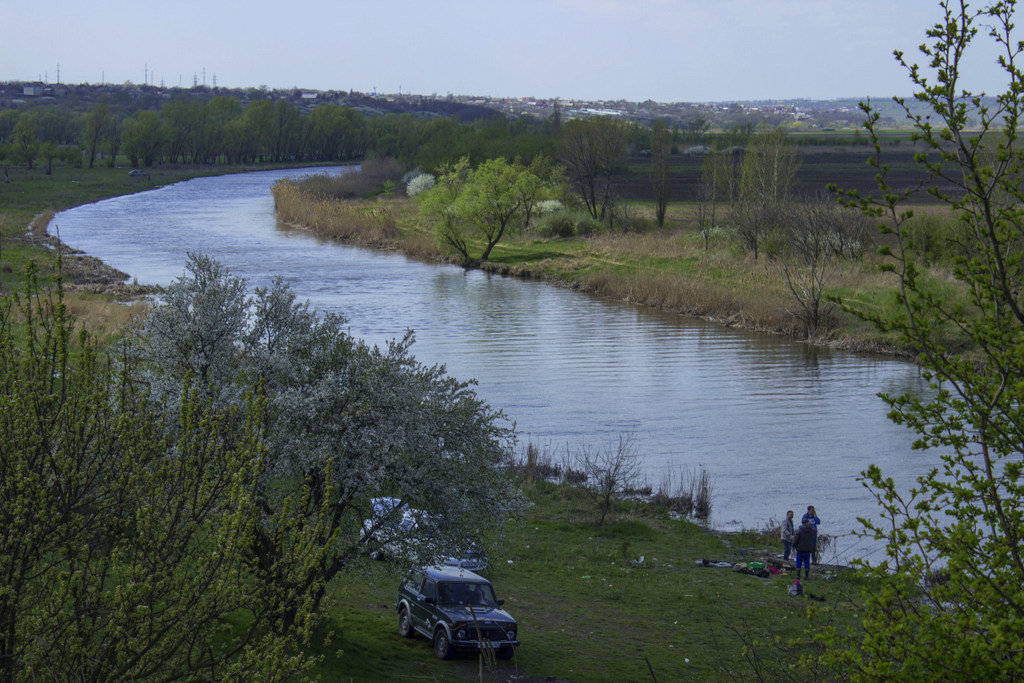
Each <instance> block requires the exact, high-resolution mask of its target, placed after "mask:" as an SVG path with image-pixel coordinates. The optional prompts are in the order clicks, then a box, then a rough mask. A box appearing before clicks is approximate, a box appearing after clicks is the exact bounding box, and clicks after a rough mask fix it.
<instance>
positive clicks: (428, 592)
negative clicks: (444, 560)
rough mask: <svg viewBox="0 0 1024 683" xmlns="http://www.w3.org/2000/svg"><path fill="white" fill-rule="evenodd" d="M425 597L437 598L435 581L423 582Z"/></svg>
mask: <svg viewBox="0 0 1024 683" xmlns="http://www.w3.org/2000/svg"><path fill="white" fill-rule="evenodd" d="M423 597H424V598H436V597H437V592H436V587H435V584H434V581H433V579H427V580H426V581H424V582H423Z"/></svg>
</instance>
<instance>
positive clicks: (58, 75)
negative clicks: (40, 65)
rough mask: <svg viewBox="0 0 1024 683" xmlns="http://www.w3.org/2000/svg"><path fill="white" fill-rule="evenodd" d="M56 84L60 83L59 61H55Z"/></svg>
mask: <svg viewBox="0 0 1024 683" xmlns="http://www.w3.org/2000/svg"><path fill="white" fill-rule="evenodd" d="M57 85H60V62H57Z"/></svg>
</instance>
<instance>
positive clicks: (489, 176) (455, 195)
mask: <svg viewBox="0 0 1024 683" xmlns="http://www.w3.org/2000/svg"><path fill="white" fill-rule="evenodd" d="M543 191H544V183H543V182H542V181H541V179H540V178H539V177H537V175H536V174H535V173H533V171H531V170H530V169H529V168H526V167H524V166H523V165H522V164H519V163H509V162H507V161H505V160H504V159H501V158H496V159H489V160H488V161H485V162H484V163H482V164H480V166H479V167H477V168H476V169H470V168H469V160H468V159H465V158H463V159H461V160H460V161H459V162H458V163H457V164H455V165H453V166H448V167H445V168H443V169H442V171H441V173H440V177H439V178H438V180H437V184H436V185H435V186H434V187H433V188H432V189H430V190H428V191H426V192H424V193H422V194H423V196H424V198H423V200H422V203H421V204H420V211H421V213H423V214H424V215H426V216H428V217H430V218H431V219H432V220H433V221H434V231H435V234H436V236H437V239H438V242H439V243H440V244H441V245H442V246H443V247H447V248H449V249H451V250H453V251H455V252H456V253H457V254H458V255H459V256H460V258H461V259H462V262H463V263H464V264H468V263H471V262H472V260H473V259H472V258H471V257H470V254H469V245H470V240H471V239H473V238H477V239H480V240H482V241H483V243H484V246H483V248H482V249H481V251H480V257H479V260H480V261H486V260H487V259H488V258H489V257H490V255H491V251H492V250H493V249H494V247H495V246H496V245H497V244H498V242H500V241H501V239H502V238H503V237H504V236H505V235H506V234H507V233H508V231H509V230H511V229H513V228H515V227H518V226H519V225H521V224H522V222H523V221H524V219H525V217H527V216H529V215H530V213H531V212H532V211H533V206H534V204H535V203H536V201H537V200H538V199H539V198H541V196H542V195H543Z"/></svg>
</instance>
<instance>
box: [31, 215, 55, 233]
mask: <svg viewBox="0 0 1024 683" xmlns="http://www.w3.org/2000/svg"><path fill="white" fill-rule="evenodd" d="M54 214H55V212H54V210H53V209H47V210H46V211H43V212H41V213H37V214H36V215H35V218H33V219H32V223H31V224H29V228H31V231H32V234H33V235H34V236H35V237H46V235H47V228H48V227H49V225H50V221H52V220H53V216H54Z"/></svg>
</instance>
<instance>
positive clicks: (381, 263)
mask: <svg viewBox="0 0 1024 683" xmlns="http://www.w3.org/2000/svg"><path fill="white" fill-rule="evenodd" d="M309 172H310V170H308V169H306V170H302V171H295V170H290V171H262V172H255V173H246V174H239V175H229V176H219V177H210V178H198V179H194V180H190V181H187V182H183V183H178V184H175V185H170V186H167V187H163V188H159V189H156V190H152V191H148V192H142V193H139V194H134V195H128V196H123V197H117V198H114V199H109V200H105V201H102V202H97V203H94V204H89V205H85V206H81V207H78V208H75V209H71V210H68V211H64V212H61V213H60V214H58V215H57V216H56V217H55V219H54V221H53V223H52V224H51V230H52V227H53V226H56V227H57V228H58V229H59V230H60V235H61V238H62V239H63V240H64V241H65V242H67V243H68V244H70V245H71V246H74V247H77V248H79V249H82V250H84V251H86V252H87V253H89V254H92V255H93V256H97V257H99V258H101V259H102V260H104V261H105V262H107V263H108V264H110V265H111V266H114V267H115V268H119V269H121V270H123V271H125V272H127V273H131V275H132V276H133V277H134V278H135V279H137V280H138V281H139V282H141V283H152V284H168V283H170V282H171V281H172V280H173V279H174V278H176V277H179V276H180V275H181V274H182V273H183V266H184V263H185V260H186V254H187V252H198V253H204V254H207V255H209V256H212V257H213V258H215V259H217V260H219V261H220V262H222V263H223V264H225V265H226V266H228V267H229V268H230V269H231V271H232V272H233V273H234V274H236V275H240V276H242V277H245V278H247V279H248V280H249V282H250V285H263V284H267V283H268V282H269V281H270V280H271V279H272V278H273V277H276V276H280V277H282V278H283V279H284V280H285V282H287V283H288V284H290V285H291V286H292V287H293V288H294V289H295V291H296V292H297V294H298V296H299V298H300V299H308V300H309V301H310V302H311V303H312V304H313V305H314V306H315V307H316V308H318V309H320V310H322V311H328V310H329V311H335V312H340V313H342V314H344V315H345V316H346V318H347V319H348V322H349V326H350V329H351V332H352V334H353V335H355V336H357V337H360V338H363V339H365V340H366V341H368V342H370V343H373V344H383V343H384V342H385V341H386V340H388V339H393V338H396V337H400V336H402V335H403V334H404V333H405V331H406V330H407V329H412V330H414V331H415V333H416V343H415V345H414V346H413V352H414V354H415V355H416V357H417V359H419V360H420V361H422V362H425V363H429V364H434V363H442V364H444V365H446V366H447V368H448V371H449V372H450V373H451V374H452V375H454V376H456V377H458V378H460V379H469V378H474V379H476V380H477V381H478V382H479V386H478V392H479V393H480V395H481V396H483V397H484V398H485V399H486V400H487V401H488V402H489V403H490V404H491V405H492V406H493V407H495V408H498V409H501V410H503V411H504V412H505V413H506V414H507V415H508V417H509V419H510V420H512V421H514V422H515V424H516V427H517V432H518V434H519V437H520V440H521V441H522V442H523V443H526V442H528V441H532V442H533V443H535V444H538V445H539V446H540V447H541V450H542V451H544V452H547V453H549V454H551V455H552V456H553V457H554V459H555V460H556V461H560V460H561V459H562V457H563V456H564V455H565V453H566V452H568V451H575V450H578V448H579V447H580V446H581V445H583V444H586V445H588V446H589V447H591V448H606V447H612V446H613V445H614V444H615V443H617V440H618V437H619V435H620V434H625V433H633V434H634V435H635V443H636V445H637V446H638V448H639V450H640V453H641V457H642V458H643V465H644V471H645V476H646V477H647V480H648V482H649V483H650V484H651V485H653V486H654V487H655V489H657V488H658V486H659V485H660V484H661V483H662V482H663V481H666V480H667V479H672V480H674V481H678V480H679V478H680V476H681V473H684V472H685V473H688V474H693V473H695V472H697V471H698V470H699V468H705V469H706V470H707V471H708V473H709V475H710V480H711V485H712V487H713V498H712V502H713V511H712V520H711V521H712V525H713V526H715V527H716V528H720V529H725V530H735V529H738V528H741V527H746V528H761V527H763V526H764V524H765V523H766V522H767V521H768V520H769V519H776V520H779V519H781V518H782V517H783V516H784V514H785V511H786V510H787V509H792V510H795V511H796V517H797V520H798V521H799V517H800V515H801V514H802V512H803V511H804V509H805V508H806V506H807V505H808V504H813V505H815V506H816V508H817V511H818V515H819V516H820V517H821V518H822V525H821V531H822V533H828V534H832V535H835V536H839V537H840V538H839V539H838V541H837V546H836V550H835V559H838V560H848V559H849V558H850V557H853V556H868V555H874V554H875V552H876V551H877V546H876V545H874V544H871V543H866V542H864V541H863V540H860V539H855V538H853V537H852V536H850V535H849V532H850V531H851V530H852V529H854V528H856V527H857V526H858V524H857V521H856V519H857V517H858V516H873V517H877V506H876V504H875V503H874V501H873V499H872V498H871V496H870V494H869V493H868V492H867V491H866V490H865V489H864V488H863V487H862V486H861V484H860V483H859V482H858V481H857V477H858V475H859V473H860V472H861V471H862V470H864V469H865V468H866V467H867V466H868V465H869V464H871V463H876V464H878V465H880V466H881V467H882V468H883V471H885V472H886V473H887V474H889V475H890V476H892V477H893V478H894V479H895V480H896V481H897V483H898V484H900V485H902V486H903V487H904V488H906V487H909V485H910V484H911V483H913V479H914V477H915V476H916V475H918V474H921V473H923V472H924V471H925V470H926V469H927V468H928V466H929V465H930V464H932V463H934V462H935V460H936V458H935V457H934V456H930V455H924V454H920V453H918V452H915V451H912V449H911V443H912V441H913V437H912V435H911V434H910V433H909V432H908V431H907V430H905V429H903V428H900V427H897V426H895V425H893V424H892V423H891V422H890V421H889V420H888V419H887V418H886V412H887V409H886V406H885V404H884V403H883V402H882V401H881V400H880V399H879V398H878V397H877V393H878V392H888V393H899V392H903V391H907V390H909V391H912V392H921V391H925V387H924V385H923V383H922V380H921V378H920V376H919V373H918V371H917V369H916V368H915V367H914V366H913V365H912V364H909V363H906V362H902V361H897V360H892V359H888V358H881V357H874V356H870V355H863V354H854V353H848V352H839V351H830V350H826V349H820V348H813V347H808V346H807V345H805V344H800V343H794V342H791V341H788V340H785V339H779V338H776V337H772V336H768V335H760V334H755V333H751V332H746V331H742V330H735V329H731V328H726V327H722V326H720V325H717V324H714V323H710V322H706V321H702V320H694V319H686V318H682V317H679V316H676V315H670V314H666V313H662V312H659V311H656V310H652V309H648V308H644V307H638V306H633V305H626V304H622V303H618V302H614V301H609V300H606V299H603V298H601V297H595V296H591V295H587V294H582V293H579V292H574V291H570V290H565V289H561V288H558V287H554V286H551V285H547V284H544V283H540V282H534V281H523V280H517V279H512V278H505V277H501V276H496V275H488V274H486V273H483V272H480V271H465V270H463V269H462V268H460V267H455V266H445V265H434V264H425V263H421V262H417V261H414V260H410V259H407V258H405V257H403V256H401V255H398V254H391V253H381V252H376V251H372V250H367V249H360V248H355V247H348V246H342V245H338V244H334V243H328V242H324V241H322V240H319V239H317V238H316V237H314V236H312V235H310V234H308V233H306V232H305V231H301V230H294V229H288V228H285V227H283V226H280V225H279V224H278V223H277V221H276V219H275V217H274V210H273V200H272V198H271V196H270V191H269V187H270V185H271V184H272V183H273V181H274V180H276V179H278V178H280V177H285V176H294V175H301V174H304V173H309ZM332 172H338V169H334V170H333V171H332ZM826 559H831V558H826Z"/></svg>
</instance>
